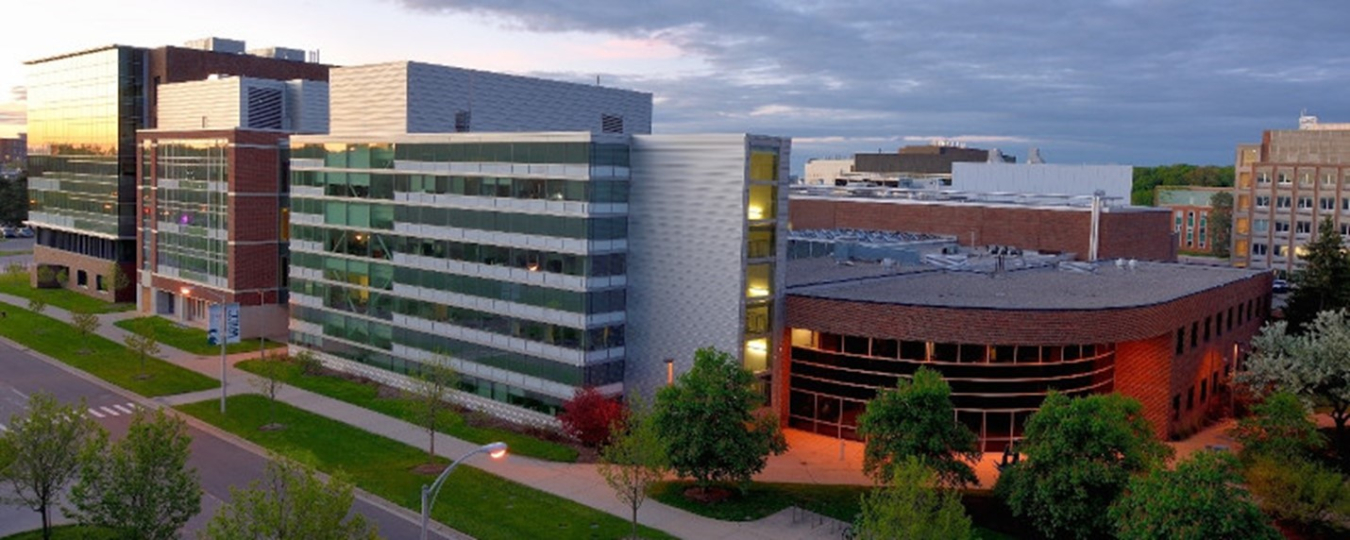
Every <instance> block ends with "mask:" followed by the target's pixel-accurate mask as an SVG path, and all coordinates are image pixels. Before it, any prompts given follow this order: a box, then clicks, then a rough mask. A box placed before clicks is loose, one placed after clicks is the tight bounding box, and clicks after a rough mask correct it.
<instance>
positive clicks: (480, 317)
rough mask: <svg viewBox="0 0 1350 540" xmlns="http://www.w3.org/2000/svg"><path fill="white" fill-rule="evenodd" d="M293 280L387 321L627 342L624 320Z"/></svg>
mask: <svg viewBox="0 0 1350 540" xmlns="http://www.w3.org/2000/svg"><path fill="white" fill-rule="evenodd" d="M292 283H293V284H292V286H291V288H292V290H294V291H295V292H297V293H300V294H305V295H309V296H313V297H317V298H322V299H323V301H324V307H327V308H330V309H336V310H339V311H345V312H348V313H355V314H358V315H365V316H367V317H373V318H377V319H383V320H386V321H387V320H392V319H393V314H395V313H398V314H401V315H407V316H409V317H417V318H419V319H423V320H428V321H433V322H441V323H449V324H453V325H455V326H461V327H464V328H471V329H474V330H482V331H484V332H492V333H495V334H500V335H503V336H511V337H516V338H521V339H528V340H531V341H536V342H539V343H543V344H546V345H555V346H558V347H567V348H571V349H579V350H586V351H596V350H604V349H610V348H614V347H622V346H623V345H624V327H623V325H621V324H620V325H614V326H607V327H600V328H592V329H589V330H586V329H580V328H572V327H568V326H561V325H555V324H548V323H541V322H536V321H531V320H528V319H521V318H519V317H509V316H506V315H499V314H495V313H487V312H483V311H477V310H473V309H467V308H460V307H453V306H449V305H445V304H441V303H437V302H426V301H422V300H415V299H412V298H403V297H401V296H395V295H392V294H382V293H372V292H370V291H368V290H365V289H355V288H351V287H343V286H341V285H330V284H326V283H321V282H315V281H309V280H301V279H296V280H292Z"/></svg>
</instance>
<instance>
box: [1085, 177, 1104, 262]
mask: <svg viewBox="0 0 1350 540" xmlns="http://www.w3.org/2000/svg"><path fill="white" fill-rule="evenodd" d="M1105 196H1106V192H1105V191H1103V190H1100V189H1099V190H1097V191H1095V192H1093V193H1092V231H1091V232H1090V233H1089V234H1090V235H1091V236H1090V237H1089V238H1088V260H1089V261H1096V260H1097V250H1098V248H1099V246H1098V238H1099V237H1100V235H1101V222H1102V197H1105Z"/></svg>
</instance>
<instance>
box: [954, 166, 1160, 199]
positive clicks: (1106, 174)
mask: <svg viewBox="0 0 1350 540" xmlns="http://www.w3.org/2000/svg"><path fill="white" fill-rule="evenodd" d="M1133 178H1134V168H1133V167H1130V166H1129V165H1047V164H1013V163H953V164H952V187H951V189H959V190H965V191H979V192H1013V193H1042V194H1062V195H1089V196H1090V195H1092V194H1093V192H1095V191H1096V190H1099V189H1100V190H1102V191H1105V192H1106V196H1107V197H1120V198H1121V200H1123V201H1126V202H1129V200H1130V189H1131V185H1132V182H1133Z"/></svg>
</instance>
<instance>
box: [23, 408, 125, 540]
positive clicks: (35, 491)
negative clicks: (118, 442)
mask: <svg viewBox="0 0 1350 540" xmlns="http://www.w3.org/2000/svg"><path fill="white" fill-rule="evenodd" d="M84 409H85V407H84V403H83V402H81V403H80V405H79V406H78V407H72V406H69V405H62V404H61V403H58V402H57V401H56V398H54V397H52V396H51V395H50V394H47V393H42V392H39V393H36V394H33V395H32V396H30V397H29V398H28V414H27V415H26V416H18V415H14V416H11V417H10V422H9V425H10V428H9V430H8V431H0V482H5V483H8V484H10V486H11V488H12V490H11V491H12V493H13V495H12V496H10V497H8V498H6V499H5V501H6V502H9V503H12V504H19V505H22V506H26V507H28V508H29V509H31V510H33V511H34V512H37V513H38V514H41V515H42V538H44V539H49V538H51V506H52V503H54V502H55V501H56V499H57V497H59V496H60V494H61V492H62V490H64V489H65V487H66V484H69V483H70V481H71V480H72V479H74V477H75V474H76V472H78V471H79V466H80V453H81V451H82V449H83V448H84V447H85V445H87V444H89V441H90V440H91V439H92V438H93V437H94V436H95V434H96V433H98V432H100V431H102V428H100V427H99V426H98V424H95V423H94V421H93V420H90V419H89V418H87V417H85V416H84V415H83V414H82V412H83V411H84Z"/></svg>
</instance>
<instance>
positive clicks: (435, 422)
mask: <svg viewBox="0 0 1350 540" xmlns="http://www.w3.org/2000/svg"><path fill="white" fill-rule="evenodd" d="M448 362H449V359H448V358H438V359H437V360H436V361H433V362H425V363H423V364H422V371H421V372H420V373H418V374H417V376H416V377H414V378H413V382H412V390H410V391H409V392H408V399H409V401H410V403H411V405H412V409H413V417H414V418H416V419H417V425H419V426H421V427H422V429H423V430H425V431H426V432H427V463H433V462H435V460H436V432H437V431H438V428H440V427H442V426H446V425H449V423H450V422H451V418H450V416H451V414H452V408H451V407H452V405H451V403H450V393H451V392H452V391H453V390H454V389H455V385H456V384H458V381H459V375H458V374H456V373H455V370H454V369H451V368H450V366H449V364H448Z"/></svg>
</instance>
